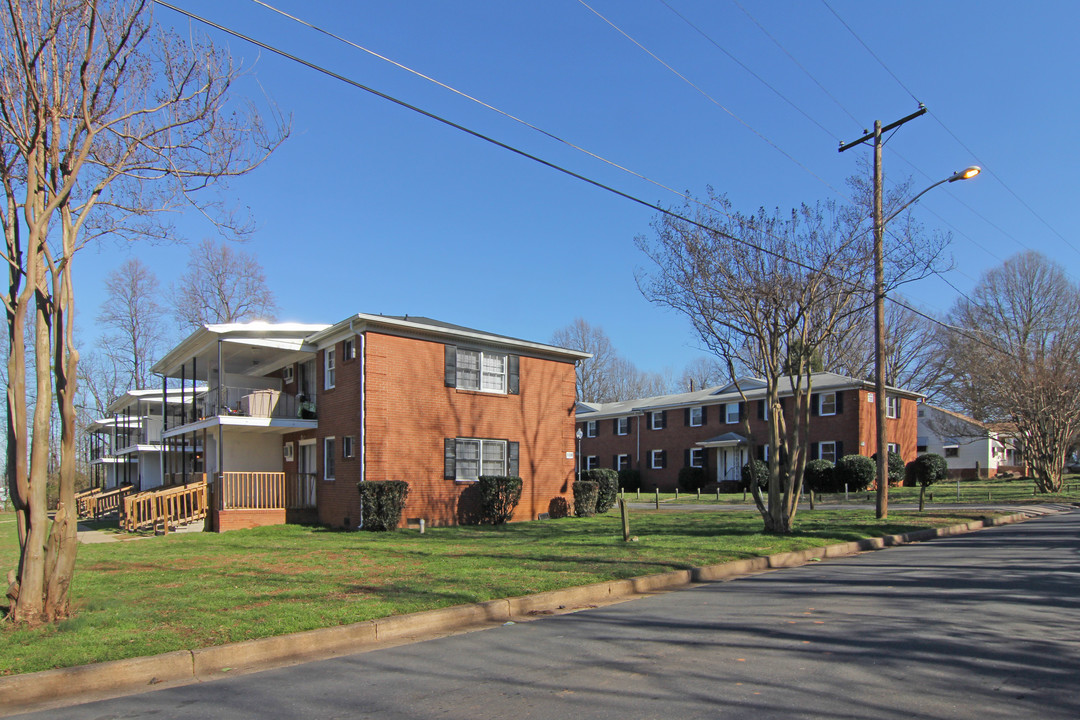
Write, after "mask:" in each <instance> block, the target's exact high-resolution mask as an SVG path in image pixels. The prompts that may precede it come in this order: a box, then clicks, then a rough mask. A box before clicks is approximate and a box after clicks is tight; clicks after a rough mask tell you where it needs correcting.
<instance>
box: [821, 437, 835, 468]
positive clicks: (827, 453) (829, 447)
mask: <svg viewBox="0 0 1080 720" xmlns="http://www.w3.org/2000/svg"><path fill="white" fill-rule="evenodd" d="M818 459H819V460H828V461H829V462H831V463H835V462H836V443H835V442H823V443H818Z"/></svg>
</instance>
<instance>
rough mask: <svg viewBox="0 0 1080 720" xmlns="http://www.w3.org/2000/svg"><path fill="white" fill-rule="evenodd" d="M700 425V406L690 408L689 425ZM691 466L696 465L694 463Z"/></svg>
mask: <svg viewBox="0 0 1080 720" xmlns="http://www.w3.org/2000/svg"><path fill="white" fill-rule="evenodd" d="M701 425H702V419H701V408H699V407H692V408H690V427H701ZM693 467H698V466H697V465H694V466H693Z"/></svg>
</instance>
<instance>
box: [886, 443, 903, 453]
mask: <svg viewBox="0 0 1080 720" xmlns="http://www.w3.org/2000/svg"><path fill="white" fill-rule="evenodd" d="M887 446H888V448H889V452H891V453H896V454H897V455H899V454H900V443H887Z"/></svg>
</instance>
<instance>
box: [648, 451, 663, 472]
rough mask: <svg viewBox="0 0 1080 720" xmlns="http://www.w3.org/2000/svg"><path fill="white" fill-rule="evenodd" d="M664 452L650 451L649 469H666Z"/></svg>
mask: <svg viewBox="0 0 1080 720" xmlns="http://www.w3.org/2000/svg"><path fill="white" fill-rule="evenodd" d="M663 458H664V451H663V450H650V451H649V467H650V468H651V469H653V470H663V469H664V462H663Z"/></svg>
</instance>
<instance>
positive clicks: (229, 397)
mask: <svg viewBox="0 0 1080 720" xmlns="http://www.w3.org/2000/svg"><path fill="white" fill-rule="evenodd" d="M195 409H196V416H197V417H204V418H205V417H214V416H219V415H221V416H239V417H258V418H281V419H292V420H296V419H302V420H314V419H315V403H314V402H312V401H308V400H305V401H300V400H299V399H298V397H297V396H296V395H291V394H288V393H283V392H281V391H280V390H270V389H267V388H243V387H229V386H225V387H222V388H220V391H219V389H218V388H213V389H211V390H208V391H206V392H204V393H202V394H201V395H198V396H196V398H195Z"/></svg>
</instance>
